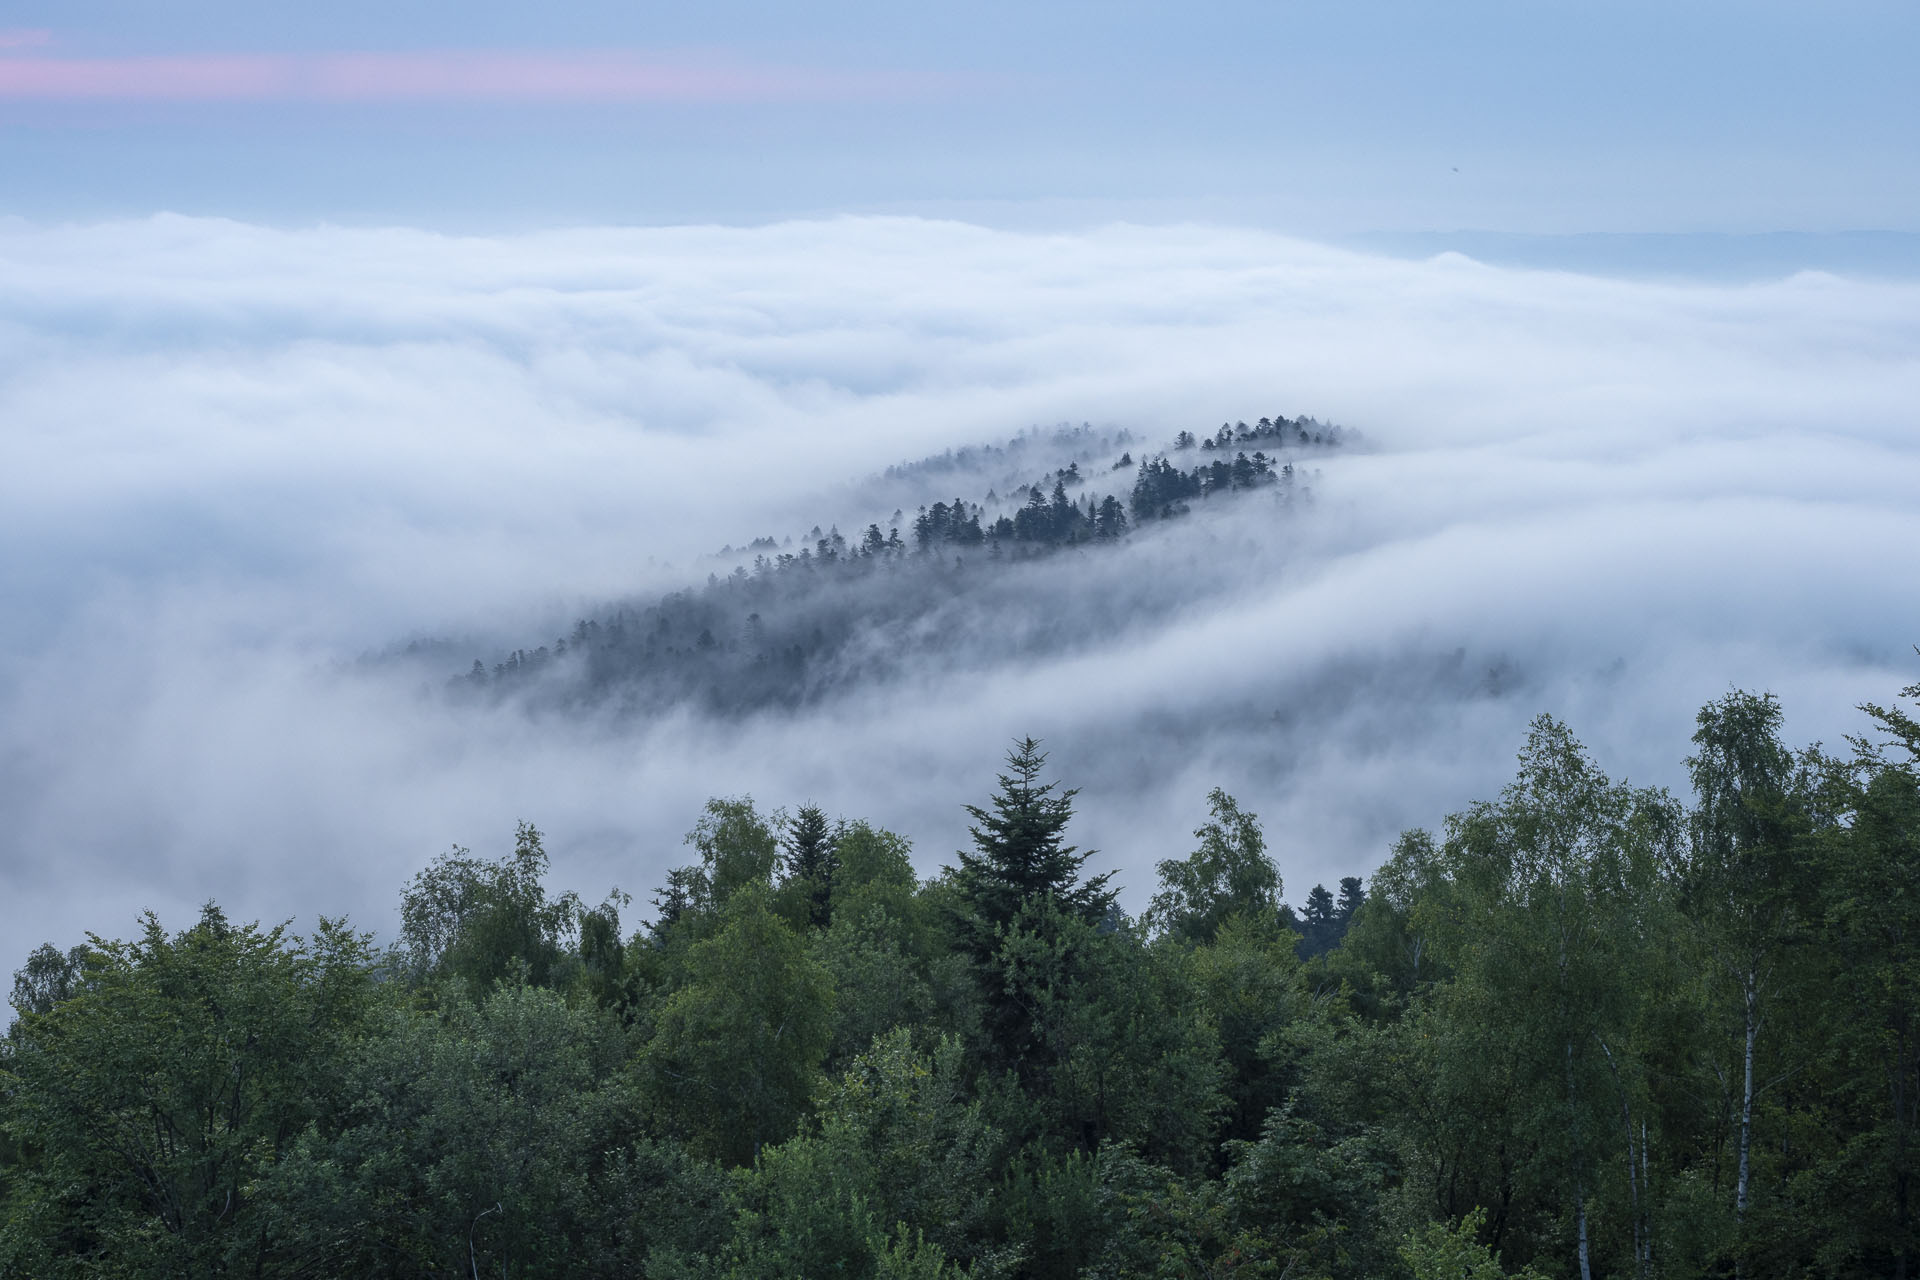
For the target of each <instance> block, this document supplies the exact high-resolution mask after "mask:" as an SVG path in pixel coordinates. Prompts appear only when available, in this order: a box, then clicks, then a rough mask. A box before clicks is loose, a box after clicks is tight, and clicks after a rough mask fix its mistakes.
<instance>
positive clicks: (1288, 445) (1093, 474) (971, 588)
mask: <svg viewBox="0 0 1920 1280" xmlns="http://www.w3.org/2000/svg"><path fill="white" fill-rule="evenodd" d="M1344 440H1345V433H1344V432H1343V431H1342V430H1341V429H1340V428H1339V427H1336V426H1331V425H1328V424H1324V423H1321V422H1318V421H1316V420H1315V419H1313V418H1305V417H1303V418H1291V419H1290V418H1285V417H1274V418H1261V419H1260V420H1259V421H1258V422H1257V423H1254V424H1252V425H1249V424H1247V423H1245V422H1241V423H1238V424H1223V425H1222V426H1221V427H1220V428H1219V430H1218V431H1217V432H1215V433H1214V434H1213V435H1210V436H1208V437H1206V438H1205V439H1203V440H1197V439H1196V437H1195V436H1194V435H1193V433H1192V432H1187V431H1182V432H1181V433H1180V434H1179V436H1178V437H1177V438H1176V439H1175V441H1174V442H1173V444H1172V446H1171V447H1170V448H1169V449H1168V450H1165V451H1162V452H1161V453H1158V454H1155V455H1153V456H1151V457H1149V456H1146V455H1144V454H1143V455H1142V456H1141V458H1140V459H1139V460H1138V462H1136V461H1135V459H1134V456H1133V453H1132V452H1131V451H1130V450H1129V451H1125V452H1121V453H1120V455H1119V457H1118V458H1117V459H1113V460H1111V461H1108V460H1107V459H1106V457H1104V456H1103V455H1102V451H1105V450H1111V449H1114V448H1119V447H1120V446H1121V445H1122V444H1124V443H1126V442H1127V441H1126V438H1125V437H1121V436H1108V435H1102V434H1098V433H1094V432H1092V431H1091V430H1090V429H1087V428H1075V429H1070V430H1064V431H1062V432H1060V433H1057V435H1056V437H1054V438H1052V439H1045V438H1041V439H1040V441H1039V443H1036V437H1033V436H1021V437H1016V438H1015V439H1014V440H1013V441H1010V442H1008V444H1007V445H1005V446H1003V447H993V448H972V449H962V450H959V451H957V452H956V451H952V450H949V451H948V452H947V453H945V454H942V455H940V456H938V457H936V458H930V459H924V460H922V461H921V462H918V463H913V464H907V465H906V466H903V467H899V468H889V471H888V478H890V479H893V480H897V481H900V482H902V483H906V482H908V481H911V483H912V484H913V485H915V486H919V487H925V486H926V485H928V484H930V483H936V482H937V480H938V479H941V478H946V477H949V476H968V477H978V476H981V475H983V474H985V473H986V471H987V470H988V469H989V468H995V469H1003V470H1011V471H1012V472H1013V473H1014V474H1016V475H1024V476H1025V477H1026V478H1025V479H1022V480H1020V481H1019V482H1018V483H1017V484H1015V485H1013V486H1011V487H1010V488H1009V489H1008V491H1007V493H1006V494H1005V495H1004V496H1003V495H1002V494H1000V493H999V492H998V491H997V490H996V489H995V488H991V487H990V488H988V489H987V490H986V492H985V493H984V494H982V495H980V496H978V497H976V498H968V497H966V496H964V495H963V496H958V497H954V498H952V499H951V500H947V499H944V498H943V499H939V500H936V501H934V502H931V503H929V504H926V505H924V506H921V507H920V508H919V509H918V511H917V512H916V513H915V514H913V515H912V516H911V517H909V516H907V515H906V513H905V512H904V511H901V510H898V509H896V510H895V511H894V512H893V514H892V516H891V518H889V519H887V520H885V521H884V522H883V521H878V520H876V521H872V522H869V523H868V524H867V525H866V526H865V528H864V529H861V530H859V531H858V532H857V533H855V534H854V535H853V536H852V537H851V538H849V537H848V536H847V535H845V534H843V533H842V532H841V531H840V529H839V527H838V526H837V525H832V526H829V527H828V528H827V529H825V530H824V531H823V530H822V529H821V528H820V527H819V526H817V525H816V526H815V527H814V528H813V529H812V530H810V531H809V532H808V533H807V534H806V536H805V537H804V538H803V539H802V540H801V541H800V542H799V544H798V545H797V547H796V546H795V543H794V540H793V539H792V538H787V539H785V540H784V541H776V540H775V539H774V538H772V537H759V538H755V539H753V540H752V541H750V542H748V543H747V544H746V545H745V546H744V547H742V548H740V549H739V550H740V551H741V552H742V553H743V554H744V553H751V557H752V558H751V560H750V561H741V562H738V563H736V564H735V565H734V567H733V569H732V571H731V572H730V573H727V574H726V575H725V576H724V577H723V576H722V575H721V574H720V573H719V572H717V571H716V572H714V573H712V574H710V575H709V577H708V581H707V583H706V585H705V586H704V587H701V588H689V589H687V590H683V591H676V592H672V593H669V594H667V595H665V596H663V597H661V598H660V599H658V600H656V601H654V602H652V603H649V604H645V605H638V604H635V605H626V606H621V607H617V608H615V609H612V610H610V611H608V612H607V613H605V614H604V615H602V616H599V617H593V618H582V619H580V620H579V621H577V622H576V623H575V625H574V626H573V628H572V630H571V632H570V634H568V635H565V636H561V637H559V638H557V639H556V640H554V642H553V643H552V644H550V645H539V646H536V647H534V648H532V649H515V650H513V651H512V652H510V653H508V654H506V655H504V656H502V657H499V658H497V659H496V660H495V661H493V662H492V663H491V665H489V664H488V663H487V662H486V661H483V660H482V659H480V658H475V659H473V660H472V665H471V666H470V667H469V668H468V670H467V671H465V672H464V673H462V674H460V675H458V676H456V677H455V678H454V679H453V681H452V683H451V685H450V686H449V687H450V688H451V689H452V691H453V692H454V693H455V694H456V695H458V696H461V697H465V698H472V697H488V698H499V697H505V696H529V695H532V696H542V697H545V698H548V699H550V700H553V701H557V702H560V703H563V704H570V705H585V704H592V705H607V704H612V705H615V706H618V707H620V708H623V709H626V710H629V711H632V712H635V713H639V714H647V713H653V712H658V711H661V710H664V709H666V708H667V707H669V706H672V705H674V704H677V703H680V702H684V701H688V700H692V701H694V702H696V703H697V704H698V705H700V706H701V707H702V708H703V709H704V710H707V711H710V712H715V713H721V714H725V713H730V712H742V711H752V710H759V709H762V708H767V707H780V706H796V705H801V704H804V703H807V702H811V701H814V700H816V699H818V698H820V697H821V696H823V695H824V694H826V693H828V692H830V691H832V690H833V689H835V688H838V687H840V686H841V685H843V684H845V683H847V682H849V681H853V680H870V679H872V678H874V677H875V675H876V665H875V663H874V662H873V661H872V659H873V658H875V657H879V658H880V666H881V670H882V673H883V671H884V665H885V664H886V663H887V662H904V661H907V660H910V659H912V658H914V657H915V656H920V654H921V653H922V652H924V651H932V652H935V653H937V652H938V651H939V650H940V648H941V645H942V643H943V641H944V640H945V638H946V637H947V636H948V634H949V632H948V631H946V630H944V629H942V628H941V627H939V626H934V625H927V624H928V623H929V622H930V621H931V620H933V619H934V618H935V615H937V614H938V613H939V611H940V610H941V609H942V608H944V607H946V606H948V605H950V604H951V603H952V602H953V601H955V600H956V599H958V598H962V597H965V596H967V595H968V594H969V593H975V592H978V591H981V590H983V589H986V588H987V584H988V581H989V580H991V579H992V578H993V577H994V576H995V575H996V574H1004V573H1006V572H1008V571H1017V570H1018V569H1019V567H1020V566H1022V565H1026V564H1030V563H1031V562H1033V561H1035V560H1038V559H1041V558H1044V557H1051V556H1055V555H1058V554H1061V553H1063V552H1069V551H1075V550H1090V549H1094V548H1099V547H1102V546H1111V545H1113V544H1115V543H1118V542H1120V541H1122V540H1123V539H1125V538H1126V537H1127V536H1128V535H1129V533H1131V532H1132V531H1133V530H1135V529H1137V528H1139V527H1140V526H1142V525H1145V524H1150V523H1152V522H1155V521H1165V520H1171V519H1176V518H1178V517H1180V516H1183V515H1186V514H1189V513H1190V512H1191V511H1192V510H1193V504H1194V503H1196V502H1207V501H1225V500H1227V499H1228V498H1229V497H1231V496H1234V495H1241V494H1250V493H1252V492H1255V491H1259V490H1270V491H1271V492H1272V493H1273V494H1275V495H1276V496H1277V498H1278V500H1279V505H1280V506H1281V507H1283V508H1284V507H1285V506H1286V505H1287V504H1289V503H1290V502H1291V501H1292V500H1294V499H1295V498H1296V497H1297V496H1298V494H1299V492H1300V491H1301V488H1302V486H1301V485H1300V484H1299V477H1298V472H1297V469H1296V468H1297V465H1298V459H1300V458H1301V457H1303V456H1307V455H1315V454H1320V453H1324V452H1326V451H1328V450H1332V449H1337V448H1339V447H1340V446H1341V445H1342V443H1343V441H1344ZM1042 445H1044V446H1046V447H1045V449H1044V450H1042V448H1041V446H1042ZM1268 450H1272V451H1273V452H1271V453H1269V452H1268ZM1042 451H1044V452H1048V453H1049V454H1050V455H1051V458H1052V459H1059V458H1061V455H1066V456H1065V457H1064V460H1061V461H1060V462H1059V465H1055V466H1053V467H1052V468H1051V469H1049V470H1046V471H1044V472H1042V473H1039V474H1035V473H1034V472H1033V471H1031V470H1027V471H1021V470H1020V468H1022V467H1024V466H1026V464H1028V463H1029V462H1030V461H1031V460H1032V459H1034V457H1035V456H1036V454H1037V453H1039V452H1042ZM1109 481H1113V482H1116V483H1118V484H1119V486H1120V488H1119V490H1118V492H1114V491H1106V490H1105V486H1106V484H1107V483H1108V482H1109ZM882 487H883V488H884V486H882ZM733 551H734V548H732V547H728V548H726V549H725V550H724V551H723V553H722V554H723V555H730V554H732V553H733ZM876 637H886V638H887V641H888V643H887V644H886V645H884V646H882V645H879V644H877V643H875V640H876ZM882 649H884V653H882V652H880V651H881V650H882Z"/></svg>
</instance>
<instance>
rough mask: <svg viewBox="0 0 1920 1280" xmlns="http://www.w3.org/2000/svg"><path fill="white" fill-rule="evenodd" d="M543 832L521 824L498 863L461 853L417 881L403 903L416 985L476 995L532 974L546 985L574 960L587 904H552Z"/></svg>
mask: <svg viewBox="0 0 1920 1280" xmlns="http://www.w3.org/2000/svg"><path fill="white" fill-rule="evenodd" d="M546 873H547V851H546V849H545V848H544V847H542V845H541V843H540V832H539V831H538V830H537V829H535V828H534V827H533V826H532V825H531V824H528V823H525V822H523V823H521V824H520V827H519V830H518V831H517V832H515V834H514V842H513V853H512V854H511V855H510V856H509V857H506V858H502V859H500V860H499V861H498V862H488V861H486V860H485V859H482V858H476V857H474V856H473V855H472V854H471V853H470V852H468V851H467V850H465V849H461V848H458V847H456V848H454V850H453V851H452V852H450V853H445V854H442V855H441V856H440V857H439V858H437V859H435V860H434V862H433V864H432V865H431V866H429V867H428V868H427V869H426V870H424V871H422V872H420V873H419V874H418V875H416V876H415V877H414V878H413V883H412V884H410V885H408V886H407V889H406V892H405V893H404V894H403V895H402V896H401V900H400V941H401V949H402V954H403V955H404V956H405V958H406V962H407V964H408V966H409V968H410V969H411V971H412V972H413V974H414V975H415V976H416V977H428V976H431V977H435V978H457V979H461V980H463V981H465V982H467V983H469V984H471V985H473V986H475V987H485V986H488V985H491V984H492V983H495V982H499V981H501V980H502V979H506V978H509V977H514V976H517V975H521V974H524V975H525V977H526V978H527V980H529V981H531V982H535V983H540V984H546V983H549V982H552V981H554V980H555V979H556V978H557V977H559V970H560V968H561V967H562V962H563V960H564V959H565V958H566V957H567V954H568V948H569V944H570V942H571V936H570V935H571V933H572V930H573V927H574V918H575V915H576V913H577V912H578V911H579V906H580V903H579V899H578V898H577V897H575V896H574V895H573V894H571V893H567V894H562V895H560V896H559V897H558V898H555V899H552V900H551V901H550V900H548V898H547V891H546V885H545V883H544V878H545V876H546Z"/></svg>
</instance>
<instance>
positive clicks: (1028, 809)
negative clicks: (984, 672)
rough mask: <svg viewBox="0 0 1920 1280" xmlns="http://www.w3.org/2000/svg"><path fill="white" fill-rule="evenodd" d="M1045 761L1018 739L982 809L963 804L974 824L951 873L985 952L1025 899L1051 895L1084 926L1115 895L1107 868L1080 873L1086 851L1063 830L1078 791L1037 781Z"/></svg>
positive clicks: (1030, 743) (1035, 746) (1034, 746)
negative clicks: (1090, 874)
mask: <svg viewBox="0 0 1920 1280" xmlns="http://www.w3.org/2000/svg"><path fill="white" fill-rule="evenodd" d="M1046 763H1047V757H1046V753H1045V752H1043V751H1041V750H1040V744H1039V742H1037V741H1036V740H1035V739H1033V738H1030V737H1029V738H1023V739H1021V740H1020V742H1019V743H1017V744H1016V745H1015V746H1014V748H1013V750H1011V751H1009V752H1008V753H1007V769H1008V772H1006V773H1003V774H1000V775H999V781H1000V790H999V792H998V793H997V794H996V795H995V796H994V797H993V799H992V800H991V801H989V802H988V807H987V808H985V809H983V808H981V807H980V806H978V805H971V804H970V805H968V806H967V813H968V814H969V815H971V816H972V818H973V821H974V824H975V825H973V826H971V827H969V828H968V829H967V831H968V834H969V835H971V836H972V837H973V846H974V851H973V852H971V853H969V852H967V851H965V850H962V851H961V852H960V855H959V857H960V865H959V867H958V868H957V869H956V871H957V876H956V878H957V880H958V882H959V885H960V888H961V892H962V895H963V897H964V899H965V901H966V903H967V906H968V909H969V914H970V919H969V921H968V922H967V923H968V925H969V926H970V927H969V929H968V932H969V933H971V934H972V935H973V940H974V943H975V945H976V947H977V948H982V949H984V951H986V952H991V951H992V949H993V948H994V945H995V944H994V936H995V934H996V933H997V932H998V931H1000V930H1001V929H1003V928H1005V926H1006V925H1007V924H1009V923H1010V922H1011V921H1012V920H1013V918H1014V917H1015V916H1016V915H1018V914H1019V912H1020V908H1021V907H1022V906H1023V905H1024V904H1027V903H1029V902H1032V901H1035V900H1038V899H1042V898H1050V899H1052V900H1053V901H1054V902H1055V903H1056V904H1058V906H1059V907H1060V909H1061V910H1062V911H1063V912H1065V913H1066V914H1068V915H1072V916H1078V917H1080V918H1081V919H1083V920H1085V921H1087V922H1088V923H1090V924H1091V923H1097V922H1098V921H1099V920H1100V919H1101V917H1103V916H1104V915H1105V914H1106V912H1107V908H1108V907H1109V906H1110V905H1112V903H1113V900H1114V897H1115V892H1114V891H1113V890H1111V889H1109V888H1107V880H1108V878H1109V877H1110V876H1111V874H1112V873H1111V872H1102V873H1101V874H1100V875H1097V876H1094V877H1092V878H1091V879H1088V880H1084V881H1083V880H1081V879H1080V872H1081V868H1082V867H1083V866H1084V865H1085V864H1086V861H1087V858H1088V857H1089V856H1091V854H1092V850H1087V851H1086V852H1082V851H1081V850H1079V849H1076V848H1075V847H1074V846H1072V845H1070V844H1068V843H1066V836H1065V833H1066V828H1067V823H1068V822H1069V821H1071V820H1072V818H1073V798H1074V797H1075V796H1076V795H1078V794H1079V791H1078V790H1077V789H1074V788H1069V789H1068V790H1066V791H1062V792H1060V793H1059V794H1057V795H1056V794H1055V793H1054V789H1055V788H1056V787H1057V786H1059V784H1058V783H1057V782H1041V781H1040V771H1041V769H1043V768H1044V767H1045V766H1046Z"/></svg>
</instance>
